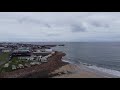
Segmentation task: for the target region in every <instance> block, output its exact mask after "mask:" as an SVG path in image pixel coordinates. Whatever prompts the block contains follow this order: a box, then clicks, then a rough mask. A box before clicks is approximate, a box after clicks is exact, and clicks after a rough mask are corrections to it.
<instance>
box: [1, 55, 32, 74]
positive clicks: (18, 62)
mask: <svg viewBox="0 0 120 90" xmlns="http://www.w3.org/2000/svg"><path fill="white" fill-rule="evenodd" d="M8 62H9V67H8V68H4V65H1V66H0V73H1V72H11V71H13V70H12V65H15V66H18V64H22V65H25V63H30V62H31V61H27V60H19V59H18V58H17V57H14V58H13V59H12V60H11V61H8ZM8 62H6V63H8Z"/></svg>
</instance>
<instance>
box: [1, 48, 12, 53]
mask: <svg viewBox="0 0 120 90" xmlns="http://www.w3.org/2000/svg"><path fill="white" fill-rule="evenodd" d="M2 52H4V53H7V52H11V49H7V48H6V49H3V50H2Z"/></svg>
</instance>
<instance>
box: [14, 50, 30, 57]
mask: <svg viewBox="0 0 120 90" xmlns="http://www.w3.org/2000/svg"><path fill="white" fill-rule="evenodd" d="M12 56H31V51H30V50H29V49H28V48H19V49H17V50H14V51H13V52H12Z"/></svg>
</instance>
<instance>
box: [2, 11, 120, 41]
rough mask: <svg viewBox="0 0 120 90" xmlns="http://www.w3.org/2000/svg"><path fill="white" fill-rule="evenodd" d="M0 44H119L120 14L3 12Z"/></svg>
mask: <svg viewBox="0 0 120 90" xmlns="http://www.w3.org/2000/svg"><path fill="white" fill-rule="evenodd" d="M0 41H10V42H18V41H25V42H27V41H28V42H32V41H33V42H50V41H52V42H63V41H65V42H84V41H85V42H94V41H120V12H0Z"/></svg>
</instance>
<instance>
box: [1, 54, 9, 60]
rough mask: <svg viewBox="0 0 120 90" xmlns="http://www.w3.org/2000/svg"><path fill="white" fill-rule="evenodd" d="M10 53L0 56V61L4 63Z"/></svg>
mask: <svg viewBox="0 0 120 90" xmlns="http://www.w3.org/2000/svg"><path fill="white" fill-rule="evenodd" d="M9 54H10V53H2V54H0V61H5V60H7V58H8V57H9Z"/></svg>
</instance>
